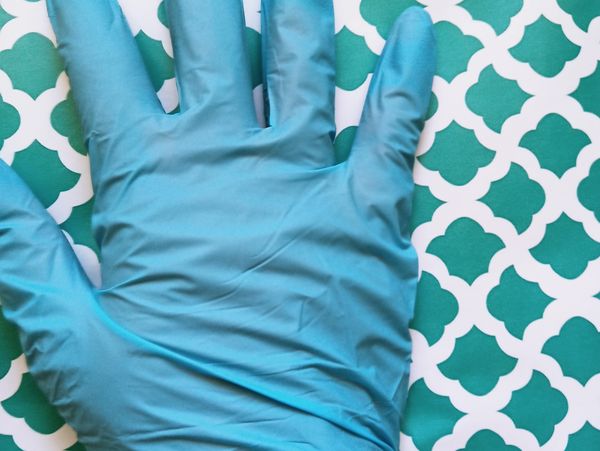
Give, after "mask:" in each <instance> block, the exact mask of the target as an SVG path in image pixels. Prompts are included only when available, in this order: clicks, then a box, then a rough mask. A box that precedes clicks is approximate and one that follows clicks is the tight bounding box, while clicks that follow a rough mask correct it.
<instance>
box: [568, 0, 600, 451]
mask: <svg viewBox="0 0 600 451" xmlns="http://www.w3.org/2000/svg"><path fill="white" fill-rule="evenodd" d="M557 3H558V6H560V8H561V9H562V10H563V11H565V12H566V13H568V14H570V15H571V16H572V17H573V21H574V22H575V24H576V25H577V26H578V27H579V28H581V29H582V30H583V31H587V29H588V27H589V26H590V23H591V22H592V20H594V19H595V18H596V17H598V16H600V0H558V1H557ZM598 449H600V446H598Z"/></svg>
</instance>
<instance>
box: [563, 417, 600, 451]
mask: <svg viewBox="0 0 600 451" xmlns="http://www.w3.org/2000/svg"><path fill="white" fill-rule="evenodd" d="M588 449H590V450H591V449H600V430H598V429H596V428H595V427H593V426H592V425H591V424H590V423H588V422H586V423H585V424H584V425H583V427H582V428H581V429H579V430H578V431H577V432H575V433H573V434H571V435H570V436H569V443H568V444H567V447H566V448H565V451H581V450H588Z"/></svg>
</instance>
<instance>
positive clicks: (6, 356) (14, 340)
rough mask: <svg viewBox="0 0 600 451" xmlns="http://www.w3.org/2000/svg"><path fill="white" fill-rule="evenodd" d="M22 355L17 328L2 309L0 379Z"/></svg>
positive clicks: (0, 308) (0, 314) (0, 310)
mask: <svg viewBox="0 0 600 451" xmlns="http://www.w3.org/2000/svg"><path fill="white" fill-rule="evenodd" d="M22 353H23V351H22V350H21V343H20V342H19V334H18V332H17V328H16V327H15V326H13V325H12V324H11V323H9V322H8V321H6V319H4V316H3V314H2V307H0V379H2V378H3V377H4V376H6V374H7V373H8V370H10V366H11V365H12V361H13V360H14V359H16V358H17V357H19V356H20V355H21V354H22ZM0 449H2V448H0Z"/></svg>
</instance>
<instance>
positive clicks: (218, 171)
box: [0, 0, 435, 451]
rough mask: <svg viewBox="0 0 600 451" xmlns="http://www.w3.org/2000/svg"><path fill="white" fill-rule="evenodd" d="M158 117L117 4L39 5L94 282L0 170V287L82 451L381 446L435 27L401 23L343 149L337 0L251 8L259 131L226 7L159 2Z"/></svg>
mask: <svg viewBox="0 0 600 451" xmlns="http://www.w3.org/2000/svg"><path fill="white" fill-rule="evenodd" d="M166 7H167V13H168V19H169V24H170V28H171V33H172V38H173V45H174V53H175V65H176V77H177V84H178V90H179V95H180V112H179V113H178V114H175V115H167V114H165V112H164V110H163V109H162V107H161V104H160V102H159V101H158V98H157V97H156V94H155V92H154V90H153V87H152V83H151V81H150V78H149V75H148V74H147V72H146V70H145V68H144V64H143V62H142V59H141V56H140V54H139V52H138V49H137V47H136V44H135V41H134V39H133V37H132V35H131V31H130V30H129V28H128V25H127V22H126V21H125V19H124V17H123V14H122V11H121V9H120V7H119V6H118V3H117V1H116V0H48V12H49V15H50V18H51V21H52V24H53V27H54V30H55V32H56V35H57V39H58V43H59V51H60V53H61V55H62V57H63V59H64V62H65V65H66V70H67V74H68V75H69V78H70V81H71V87H72V91H73V96H74V99H75V102H76V104H77V108H78V111H79V114H80V117H81V121H82V125H83V129H84V134H85V139H86V144H87V147H88V150H89V155H90V164H91V170H92V178H93V186H94V192H95V203H94V211H93V219H92V225H93V231H94V234H95V238H96V240H97V242H98V245H99V248H100V256H101V257H100V258H101V264H102V284H101V287H100V288H95V287H94V286H92V284H91V283H90V281H89V280H88V278H87V277H86V275H85V273H84V272H83V270H82V268H81V266H80V265H79V262H78V261H77V259H76V257H75V255H74V253H73V251H72V249H71V247H70V245H69V243H68V241H67V240H66V238H65V237H64V235H63V234H62V232H61V231H60V229H59V228H58V226H57V225H56V224H55V222H54V221H53V220H52V218H51V217H50V216H49V215H48V213H47V212H46V210H45V209H44V208H43V207H42V205H41V204H40V202H39V201H38V200H37V199H36V198H35V197H34V195H33V194H32V193H31V191H30V190H29V189H28V187H27V186H26V185H25V183H24V182H23V181H22V180H21V179H20V178H19V177H18V176H17V175H16V174H15V173H14V172H13V171H12V170H11V169H10V168H9V167H8V166H7V165H5V164H4V163H1V162H0V193H2V195H1V196H0V255H1V256H2V258H0V297H1V298H2V302H3V308H4V313H5V315H6V317H7V319H8V320H9V321H11V322H12V323H14V324H15V325H16V326H17V327H18V330H19V334H20V340H21V343H22V345H23V349H24V352H25V355H26V358H27V362H28V364H29V367H30V371H31V373H32V375H33V376H34V378H35V380H36V381H37V383H38V385H39V387H40V389H41V390H42V392H43V393H44V394H45V396H47V397H48V399H49V400H50V401H51V402H52V403H53V404H54V405H55V406H56V407H57V408H58V410H59V412H60V414H61V415H62V416H63V417H64V418H65V420H66V421H67V422H68V423H69V424H70V425H71V426H73V428H74V429H75V430H76V431H77V433H78V435H79V439H80V441H81V442H82V443H83V444H84V445H85V446H86V447H87V449H88V450H90V451H92V450H101V451H106V450H167V451H171V450H178V449H181V450H192V449H193V450H196V449H207V450H216V449H256V450H314V449H317V450H357V451H359V450H360V451H363V450H395V449H397V448H398V441H399V427H400V421H401V418H402V412H403V409H404V405H405V402H406V395H407V386H408V375H409V366H410V361H411V358H410V356H411V341H410V335H409V329H408V323H409V321H410V320H411V318H412V315H413V309H414V301H415V291H416V284H417V272H418V265H417V257H416V253H415V251H414V249H413V247H412V245H411V242H410V234H409V226H408V224H409V220H410V215H411V205H412V193H413V178H412V164H413V160H414V152H415V149H416V147H417V143H418V140H419V136H420V133H421V130H422V127H423V124H424V118H425V115H426V110H427V107H428V104H429V100H430V95H431V85H432V80H433V74H434V70H435V67H434V66H435V43H434V38H433V34H432V26H431V20H430V18H429V16H428V15H427V13H426V12H424V11H423V10H422V9H419V8H409V9H408V10H406V12H405V13H404V14H403V15H402V16H401V17H400V18H399V19H398V20H397V21H396V23H395V25H394V27H393V30H392V31H391V33H390V35H389V38H388V42H387V44H386V47H385V49H384V52H383V54H382V56H381V58H380V61H379V64H378V66H377V69H376V71H375V74H374V76H373V78H372V81H371V86H370V90H369V94H368V97H367V100H366V103H365V107H364V111H363V115H362V119H361V123H360V126H359V128H358V130H357V134H356V137H355V141H354V144H353V147H352V151H351V154H350V157H349V158H348V160H346V161H344V162H338V163H336V161H335V158H334V147H333V139H334V136H335V124H334V77H335V44H334V16H333V5H332V0H263V2H262V8H261V12H262V39H263V42H262V48H263V59H264V61H263V66H264V86H265V94H266V95H265V98H266V105H265V111H266V112H267V117H266V122H267V124H268V126H267V127H261V126H260V121H259V120H258V119H257V117H256V113H255V110H254V106H253V98H252V86H251V80H250V68H249V62H248V56H247V52H246V48H245V42H244V18H243V10H242V4H241V0H220V1H218V2H217V1H213V0H166Z"/></svg>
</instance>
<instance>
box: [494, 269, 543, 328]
mask: <svg viewBox="0 0 600 451" xmlns="http://www.w3.org/2000/svg"><path fill="white" fill-rule="evenodd" d="M552 300H553V299H552V298H551V297H550V296H548V295H546V294H545V293H544V292H543V291H542V290H541V288H540V286H539V285H538V284H537V283H534V282H530V281H528V280H525V279H523V278H522V277H521V276H519V274H518V273H517V272H516V271H515V268H514V266H511V267H510V268H508V269H507V270H505V271H504V272H503V273H502V277H501V278H500V283H499V285H498V286H496V287H494V288H493V289H492V291H490V294H489V295H488V298H487V306H488V310H489V312H490V313H491V314H492V315H493V316H494V317H495V318H497V319H499V320H500V321H502V322H503V323H504V325H505V326H506V329H507V330H508V331H509V332H510V333H511V334H512V335H514V336H515V337H517V338H520V339H522V338H523V334H524V333H525V329H526V328H527V326H528V325H529V324H530V323H531V322H533V321H535V320H537V319H540V318H541V317H542V316H543V314H544V310H545V309H546V307H547V306H548V305H549V304H550V303H551V302H552Z"/></svg>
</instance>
